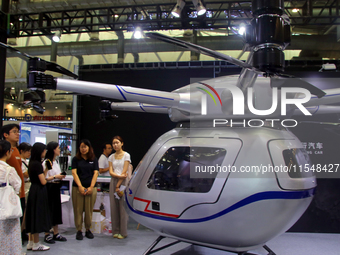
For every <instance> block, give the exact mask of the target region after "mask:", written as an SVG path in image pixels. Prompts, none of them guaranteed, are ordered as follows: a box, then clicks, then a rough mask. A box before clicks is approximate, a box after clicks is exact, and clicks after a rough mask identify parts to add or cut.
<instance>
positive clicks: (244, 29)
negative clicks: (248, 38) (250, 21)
mask: <svg viewBox="0 0 340 255" xmlns="http://www.w3.org/2000/svg"><path fill="white" fill-rule="evenodd" d="M245 31H246V25H244V24H243V23H241V25H240V27H239V29H238V33H239V35H243V34H244V32H245Z"/></svg>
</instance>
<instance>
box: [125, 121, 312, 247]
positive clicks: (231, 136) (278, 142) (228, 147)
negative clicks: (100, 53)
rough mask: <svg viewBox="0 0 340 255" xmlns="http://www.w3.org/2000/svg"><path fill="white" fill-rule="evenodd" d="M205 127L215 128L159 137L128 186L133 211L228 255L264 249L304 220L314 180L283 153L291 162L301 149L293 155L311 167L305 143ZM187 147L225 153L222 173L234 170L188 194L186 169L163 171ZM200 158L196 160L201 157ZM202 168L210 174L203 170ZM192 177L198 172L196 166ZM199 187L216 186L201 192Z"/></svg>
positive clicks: (184, 128)
mask: <svg viewBox="0 0 340 255" xmlns="http://www.w3.org/2000/svg"><path fill="white" fill-rule="evenodd" d="M206 125H209V123H196V124H195V125H192V126H196V127H190V125H188V124H186V123H182V124H179V125H178V127H177V128H175V129H173V130H171V131H169V132H167V133H166V134H164V135H163V136H161V137H160V138H159V139H157V141H156V142H155V143H154V144H153V145H152V147H151V148H150V149H149V151H148V152H147V154H146V155H145V156H144V158H143V160H142V161H141V163H140V164H139V165H138V167H137V168H136V170H135V173H134V175H133V177H132V179H131V181H130V183H129V185H128V187H127V191H126V193H125V199H126V209H127V212H128V214H129V215H130V216H131V217H132V218H134V219H135V220H136V221H137V222H139V223H141V224H143V225H145V226H146V227H149V228H151V229H153V230H155V231H156V232H158V233H159V234H160V235H162V236H167V237H172V238H175V239H178V240H182V241H186V242H189V243H195V244H200V245H205V246H208V247H214V248H219V249H224V250H229V251H247V250H250V249H253V248H256V247H259V246H262V245H263V244H265V243H266V242H267V241H269V240H271V239H272V238H273V237H275V236H277V235H279V234H281V233H283V232H285V231H286V230H288V229H289V228H290V227H291V226H292V225H293V224H294V223H295V222H296V221H297V220H298V219H299V218H300V216H301V215H302V214H303V213H304V211H305V210H306V208H307V207H308V206H309V204H310V202H311V200H312V197H313V193H314V188H315V187H316V179H315V176H314V175H313V174H311V173H306V172H304V171H300V170H298V169H296V168H295V169H294V167H293V165H292V164H290V163H288V162H287V161H285V158H284V155H286V157H288V158H289V155H290V156H292V154H289V152H293V154H294V153H296V152H297V151H298V153H296V154H294V155H295V160H296V163H297V164H298V165H304V164H310V162H309V158H308V156H306V155H305V154H303V147H302V144H301V143H300V141H299V140H298V139H297V138H296V137H295V136H294V135H293V134H292V133H291V132H289V131H287V130H285V129H282V128H281V129H280V128H279V129H275V128H265V127H262V128H250V127H248V128H243V127H234V128H231V127H224V128H221V127H218V128H212V127H207V126H206ZM185 147H187V148H199V149H198V150H202V148H203V151H204V148H207V149H208V150H210V149H211V148H213V149H214V150H216V151H217V150H218V151H221V150H223V151H225V155H224V157H223V155H222V159H221V157H220V159H219V160H220V162H219V165H220V167H224V169H225V170H226V169H227V168H226V167H228V166H229V167H230V166H233V168H232V169H230V168H229V171H226V172H222V171H221V172H219V173H217V174H216V175H215V177H214V178H212V179H209V176H208V178H207V179H206V180H210V181H208V184H207V181H204V178H202V179H197V180H194V182H195V183H194V184H192V186H195V189H192V188H191V189H189V190H188V189H186V187H187V186H188V184H186V183H185V177H184V175H185V173H184V171H183V167H182V170H181V169H179V170H175V174H174V170H173V168H176V167H178V168H181V165H183V163H182V162H179V161H180V160H173V162H171V163H169V164H167V166H169V165H171V164H175V165H176V164H177V166H174V167H167V168H166V169H164V168H162V167H161V166H162V165H163V163H162V161H164V157H167V158H169V157H168V154H169V153H172V151H175V150H178V149H183V148H185ZM201 152H202V151H201ZM287 152H288V154H287ZM203 153H204V152H203ZM210 153H211V150H210ZM194 154H195V152H193V153H192V155H190V156H191V157H196V156H195V155H194ZM287 155H288V156H287ZM206 156H207V157H209V156H211V158H214V155H206ZM286 160H287V158H286ZM288 160H289V159H288ZM170 161H171V157H170ZM203 161H204V160H203ZM216 162H217V161H214V160H210V163H209V164H210V167H211V166H216V165H215V164H214V163H216ZM284 166H287V167H288V166H290V168H291V169H290V171H289V172H284V171H285V169H283V168H284ZM256 167H257V168H256ZM271 167H272V168H271ZM275 167H276V170H275ZM252 168H253V170H251V169H252ZM280 168H281V170H280ZM197 169H201V170H202V171H204V169H207V168H203V167H202V165H201V166H200V167H198V168H197ZM270 169H273V170H272V171H270ZM215 170H216V168H215ZM176 171H177V172H176ZM190 171H191V173H193V171H195V169H194V168H192V167H191V169H190ZM294 171H295V173H294ZM159 172H163V173H162V176H164V175H169V176H168V177H167V178H168V179H169V178H170V180H169V181H168V182H169V183H168V184H167V185H164V183H163V184H162V178H163V179H165V177H161V179H160V178H159V177H156V175H159ZM176 174H177V175H176ZM186 174H187V173H186ZM206 174H207V173H205V175H204V176H205V177H207V175H206ZM174 175H176V177H174ZM208 175H209V174H208ZM202 176H203V175H202ZM198 177H199V176H198ZM156 178H158V179H156ZM171 178H172V179H171ZM176 178H177V179H176ZM183 180H184V181H183ZM163 181H164V180H163ZM152 182H154V183H152ZM155 182H156V183H155ZM157 182H158V184H157ZM181 182H182V183H181ZM183 183H184V184H183ZM200 185H203V186H204V185H208V186H209V187H210V188H209V187H208V189H206V188H203V189H201V190H200V188H199V186H200ZM189 186H190V185H189ZM197 187H198V188H197Z"/></svg>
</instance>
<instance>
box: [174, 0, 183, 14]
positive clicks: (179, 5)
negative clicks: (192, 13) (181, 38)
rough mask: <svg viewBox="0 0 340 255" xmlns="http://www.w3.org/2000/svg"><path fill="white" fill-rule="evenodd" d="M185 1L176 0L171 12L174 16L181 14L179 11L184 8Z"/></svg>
mask: <svg viewBox="0 0 340 255" xmlns="http://www.w3.org/2000/svg"><path fill="white" fill-rule="evenodd" d="M184 5H185V2H184V1H183V0H177V4H176V6H175V7H174V8H173V9H172V11H171V14H172V15H174V16H175V17H176V18H179V17H180V16H181V12H182V10H183V8H184Z"/></svg>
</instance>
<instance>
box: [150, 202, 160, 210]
mask: <svg viewBox="0 0 340 255" xmlns="http://www.w3.org/2000/svg"><path fill="white" fill-rule="evenodd" d="M151 206H152V210H155V211H159V202H154V201H152V203H151Z"/></svg>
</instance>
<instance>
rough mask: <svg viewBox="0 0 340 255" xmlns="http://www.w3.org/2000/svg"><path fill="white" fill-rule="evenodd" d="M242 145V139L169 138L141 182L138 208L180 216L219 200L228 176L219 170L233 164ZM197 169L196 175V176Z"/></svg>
mask: <svg viewBox="0 0 340 255" xmlns="http://www.w3.org/2000/svg"><path fill="white" fill-rule="evenodd" d="M241 146H242V142H241V141H240V140H238V139H219V138H209V139H207V138H190V139H189V138H181V139H172V140H169V141H167V142H166V143H165V144H164V145H163V146H161V148H160V149H159V150H158V152H157V154H156V155H155V157H154V158H153V160H152V161H151V163H150V165H149V166H148V168H147V170H146V173H145V174H144V177H143V179H142V181H141V182H140V185H139V187H138V190H137V192H136V193H135V196H134V199H133V207H134V209H136V210H139V211H141V212H144V213H149V214H153V215H158V216H165V217H174V218H177V217H179V216H180V215H181V213H183V212H184V211H185V210H186V209H187V208H189V207H191V206H193V205H196V204H202V203H214V202H216V201H217V200H218V197H219V194H220V192H221V190H222V188H223V185H224V183H225V182H226V179H227V178H226V176H227V177H228V175H226V174H225V173H224V175H223V174H222V173H217V169H221V167H223V166H228V165H233V163H234V162H235V159H236V156H237V154H238V152H239V150H240V148H241ZM219 167H220V168H219ZM193 172H195V175H194V177H195V178H192V177H193ZM201 174H202V175H201ZM221 175H223V178H222V177H221ZM219 176H220V177H221V178H219Z"/></svg>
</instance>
